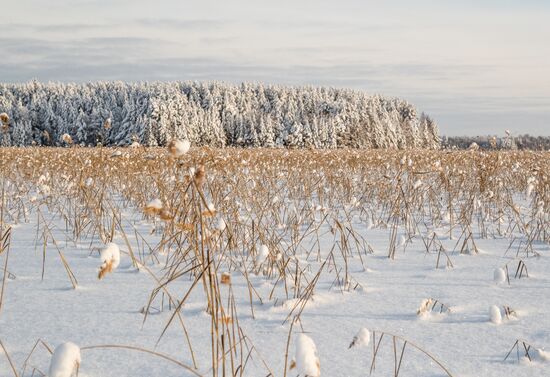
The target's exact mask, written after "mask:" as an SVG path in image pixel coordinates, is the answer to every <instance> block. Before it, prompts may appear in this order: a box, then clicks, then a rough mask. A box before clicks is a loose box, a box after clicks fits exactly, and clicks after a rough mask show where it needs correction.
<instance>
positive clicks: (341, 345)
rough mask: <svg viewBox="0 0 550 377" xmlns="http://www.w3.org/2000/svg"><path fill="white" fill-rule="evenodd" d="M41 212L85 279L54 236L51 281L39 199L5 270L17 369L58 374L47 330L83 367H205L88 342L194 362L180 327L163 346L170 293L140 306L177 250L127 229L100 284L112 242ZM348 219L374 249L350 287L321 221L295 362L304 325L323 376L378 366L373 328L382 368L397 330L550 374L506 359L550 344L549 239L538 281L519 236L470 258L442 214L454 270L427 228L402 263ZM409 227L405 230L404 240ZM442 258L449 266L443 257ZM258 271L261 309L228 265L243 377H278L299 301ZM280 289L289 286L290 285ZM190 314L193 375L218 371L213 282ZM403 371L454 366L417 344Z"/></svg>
mask: <svg viewBox="0 0 550 377" xmlns="http://www.w3.org/2000/svg"><path fill="white" fill-rule="evenodd" d="M281 200H284V199H281ZM29 208H32V206H29ZM40 208H41V213H42V214H43V216H44V218H45V219H48V221H50V222H51V223H50V225H51V227H52V236H53V238H54V239H55V240H56V242H57V247H58V248H59V250H60V251H61V253H62V255H63V256H64V258H65V259H66V262H67V263H68V265H69V266H70V268H71V269H72V272H73V273H74V275H75V277H76V279H77V280H78V286H77V288H76V289H73V287H72V285H71V282H70V280H69V278H68V277H67V272H66V270H65V268H64V266H63V263H62V261H61V257H60V254H59V253H58V249H57V248H56V246H55V245H54V244H53V243H52V242H49V243H48V245H47V248H46V257H45V265H44V276H43V278H42V276H41V274H42V261H43V254H42V252H43V249H42V247H43V243H42V242H41V239H40V237H37V227H38V214H37V212H36V209H34V210H33V209H30V212H29V213H28V216H27V222H19V223H17V224H12V237H11V246H10V254H9V263H8V270H9V271H10V273H11V274H13V276H12V275H10V276H9V277H8V278H7V280H6V287H5V293H4V301H3V306H2V309H1V311H0V340H1V341H2V343H3V344H4V346H5V347H6V349H7V351H8V354H9V356H10V357H11V359H12V361H13V363H14V364H15V366H16V368H17V370H18V372H20V374H19V375H20V376H30V375H32V373H33V369H34V368H36V369H35V372H34V373H35V374H34V375H35V376H36V375H41V374H40V373H41V372H42V373H44V374H45V373H47V371H48V365H49V363H50V357H51V356H50V353H49V352H48V351H47V350H46V348H45V347H43V346H42V345H39V346H38V347H37V348H36V349H35V350H34V352H33V353H32V356H31V357H30V359H29V360H27V362H26V359H27V356H28V355H29V354H30V352H31V351H32V349H33V346H34V345H35V343H36V342H37V341H38V340H42V341H44V342H45V343H46V344H48V345H49V346H50V347H52V349H53V348H54V347H55V346H57V345H58V344H60V343H62V342H65V341H70V342H73V343H75V344H77V345H79V346H80V347H81V348H82V363H81V365H80V374H79V375H80V376H85V377H109V376H132V377H153V376H159V377H165V376H187V375H189V376H191V375H194V374H192V373H191V372H186V371H185V369H183V368H182V367H181V366H178V365H176V364H174V363H171V362H170V361H168V360H164V359H161V358H158V357H156V356H153V355H150V354H147V353H142V352H139V351H135V350H134V351H131V350H127V349H113V348H97V349H93V348H92V349H86V347H90V346H96V345H127V346H136V347H140V348H144V349H148V350H155V351H157V352H159V353H162V354H165V355H169V356H170V357H172V358H174V359H176V360H178V361H180V362H182V363H184V364H186V365H188V366H192V365H193V360H192V358H191V355H190V352H189V348H188V345H187V342H186V340H185V336H184V334H183V331H182V328H181V326H180V325H179V324H178V323H174V324H172V325H171V326H169V327H168V330H167V331H166V334H164V336H163V337H162V338H161V340H160V342H159V343H158V345H157V341H158V340H159V337H160V335H161V333H162V331H163V329H164V328H165V326H166V323H167V321H168V320H169V319H170V317H171V316H172V314H173V313H174V311H173V310H170V309H169V308H168V306H167V303H166V302H164V306H162V304H161V299H160V297H157V298H156V299H155V301H154V302H153V304H152V307H151V310H150V314H149V315H148V317H147V320H146V321H145V322H144V314H143V310H142V309H143V308H144V307H145V306H146V305H147V303H148V300H149V297H150V294H151V291H152V290H154V289H155V288H156V287H157V286H158V283H157V282H156V281H155V279H154V278H153V277H152V275H151V273H153V274H154V275H155V276H157V277H159V276H162V275H163V273H164V272H165V270H164V269H163V267H164V266H165V261H166V258H167V255H163V254H162V253H161V254H158V255H157V256H158V257H159V261H158V263H153V262H152V261H151V259H148V258H145V259H144V260H145V261H146V262H144V263H145V264H146V267H147V268H148V269H150V272H151V273H149V272H147V271H146V269H145V268H141V269H140V270H139V271H138V270H137V269H136V268H135V267H133V266H132V263H131V260H130V258H129V257H128V254H126V252H127V247H126V245H125V240H124V237H123V236H122V234H121V233H120V232H118V231H117V233H116V235H115V237H114V240H113V241H114V242H115V243H117V244H118V245H119V246H120V249H121V250H122V260H121V263H120V266H119V267H118V269H116V270H115V271H114V272H113V273H111V274H108V275H107V276H106V277H105V278H104V279H102V280H98V278H97V273H98V268H99V266H100V264H101V261H100V258H99V253H98V250H99V249H100V248H102V247H103V246H104V244H103V243H102V242H101V241H100V240H99V239H98V238H97V237H89V238H87V239H82V240H79V241H77V242H76V243H75V242H73V240H72V237H71V236H70V233H71V232H70V230H69V229H67V228H66V223H65V221H64V220H63V219H62V218H60V217H59V216H58V215H57V214H54V213H50V212H48V210H47V207H46V206H45V205H43V206H41V207H40ZM350 213H353V211H351V212H350ZM321 217H322V214H321V212H319V213H317V214H316V215H315V218H316V219H317V220H319V219H320V218H321ZM121 219H122V221H121V222H122V224H124V227H125V228H126V232H125V233H126V234H141V235H145V236H146V237H147V242H149V244H151V245H152V246H154V245H155V244H157V243H158V242H159V241H160V239H161V237H160V234H159V232H158V229H157V232H151V230H152V228H153V226H154V224H153V223H152V222H151V221H150V220H147V219H145V218H144V216H143V213H142V211H141V209H132V208H126V209H125V210H124V211H122V212H121ZM349 222H350V224H351V225H352V226H353V229H354V231H355V232H356V233H357V234H358V235H360V236H362V237H364V239H365V240H366V242H368V244H369V245H370V246H371V247H372V250H373V251H374V252H373V253H363V254H362V255H359V254H358V253H354V254H353V255H351V256H350V257H349V259H348V269H349V275H350V279H351V280H350V285H351V289H349V290H346V289H343V288H342V286H341V285H338V284H335V280H336V277H337V272H338V274H342V271H343V270H342V269H343V266H344V263H343V259H342V257H341V256H340V255H339V254H338V253H335V254H334V255H335V260H334V261H330V260H329V261H327V256H328V255H329V252H330V250H331V249H332V247H333V246H334V245H335V244H336V243H337V242H338V240H337V239H336V240H335V235H334V234H333V233H331V232H330V229H329V225H328V224H329V223H328V222H326V223H324V225H322V227H321V229H320V234H319V240H320V248H319V251H320V254H319V255H318V254H317V246H315V245H308V244H304V245H302V246H303V247H301V248H298V251H297V252H296V255H295V256H296V259H297V260H298V264H299V265H300V266H302V268H305V270H307V271H308V274H309V276H308V280H309V281H311V279H313V278H314V277H315V275H316V273H317V272H318V271H319V269H321V268H322V272H321V275H320V278H319V281H318V282H317V284H316V286H315V293H314V295H313V298H312V299H311V300H309V302H308V303H307V305H306V307H305V309H304V311H303V313H302V315H301V320H300V322H299V323H296V324H294V328H293V334H292V337H291V344H290V349H289V358H288V359H289V360H288V364H290V359H291V358H292V357H293V356H294V349H295V343H296V341H295V340H296V336H297V334H298V333H300V332H302V331H303V332H305V333H306V334H307V335H308V336H309V337H310V338H311V339H312V340H313V341H314V342H315V344H316V347H317V350H318V356H319V359H320V366H321V375H322V376H365V375H368V373H369V370H370V367H371V362H372V358H373V355H372V352H373V349H372V348H373V347H372V346H373V341H372V337H373V335H375V336H376V340H378V339H379V334H380V332H381V331H383V332H385V333H387V335H385V336H384V338H383V341H382V342H381V343H380V344H381V345H380V349H379V353H378V356H377V358H376V368H375V370H374V371H373V375H374V376H390V375H391V376H393V375H394V363H395V358H396V357H397V358H399V357H400V352H401V347H402V345H403V342H402V340H398V343H397V356H395V354H394V350H393V343H392V338H391V335H388V334H393V335H397V336H399V337H402V338H403V339H406V340H408V341H409V342H411V343H410V344H415V345H417V346H419V347H420V348H422V349H423V350H425V351H426V352H428V353H429V354H430V355H432V356H433V357H434V358H435V359H437V360H438V361H440V362H441V364H443V365H444V367H446V368H447V369H448V371H449V373H450V375H452V376H455V377H458V376H460V377H474V376H548V375H549V374H550V360H544V358H539V359H537V360H533V361H532V362H529V361H528V360H527V359H526V358H521V360H520V361H519V362H518V359H517V357H516V351H515V350H514V352H513V353H512V356H511V357H510V358H509V359H508V360H507V361H504V357H505V356H506V354H507V353H508V351H509V350H510V349H511V348H512V346H513V345H514V343H515V342H516V340H517V339H521V340H525V341H526V342H528V343H529V344H530V345H532V346H533V347H536V348H541V349H544V348H545V347H546V348H547V349H548V348H550V315H548V312H549V311H550V294H549V293H550V259H549V258H548V257H549V256H550V247H549V245H548V244H547V243H543V242H534V243H533V248H534V250H533V251H535V252H538V253H539V254H540V256H539V257H524V258H523V260H524V261H525V263H526V266H527V268H528V273H529V277H528V278H527V277H523V278H521V279H516V278H514V276H513V275H514V272H515V268H516V266H517V259H515V250H509V251H507V249H508V247H509V245H510V239H511V237H498V236H496V237H495V238H493V237H487V238H482V237H481V236H480V234H478V233H476V232H475V231H474V236H475V239H476V243H477V247H478V248H479V253H477V254H461V253H459V251H458V248H456V247H455V246H456V243H457V239H459V238H460V232H459V230H458V229H456V232H455V235H454V239H449V234H448V229H449V223H448V222H446V221H443V222H442V223H441V224H440V227H439V228H436V229H433V230H434V231H435V232H436V235H437V238H438V239H439V240H440V241H441V243H442V245H443V246H444V247H445V249H446V250H447V251H448V254H449V257H450V259H451V261H452V264H453V267H452V268H450V267H449V268H442V267H441V266H440V268H436V260H437V254H436V253H429V254H428V253H426V248H425V246H424V244H423V242H422V240H421V238H420V237H418V236H416V237H413V238H411V239H410V240H408V241H406V242H405V244H404V245H401V244H400V245H399V246H398V247H397V251H396V254H395V259H393V260H392V259H389V258H388V257H387V256H388V244H389V239H390V229H389V228H385V227H383V226H380V227H372V226H371V225H372V224H370V223H369V221H365V219H364V217H362V216H361V215H360V214H359V212H357V213H355V214H354V215H353V216H352V217H351V218H350V219H349ZM155 224H158V223H155ZM230 226H231V224H228V227H230ZM305 227H306V226H305V225H304V228H305ZM402 234H403V232H402V230H399V237H398V239H399V240H401V239H402V237H401V235H402ZM336 238H337V237H336ZM136 239H137V238H134V237H129V242H130V243H131V246H132V248H133V249H134V250H137V249H139V245H138V244H137V242H136ZM403 240H404V239H403ZM288 243H289V240H288V239H282V240H281V244H282V245H283V246H281V248H283V249H286V248H287V246H288ZM285 245H286V246H285ZM311 246H314V247H313V249H314V250H316V251H315V252H313V253H312V254H311V255H310V256H309V258H307V255H306V254H307V253H306V251H307V250H310V249H311ZM453 250H454V251H453ZM4 256H5V255H4ZM0 261H1V262H2V263H4V261H5V259H3V258H0ZM324 262H326V263H324ZM334 262H336V263H334ZM323 263H324V265H323ZM506 263H509V266H510V274H511V275H512V276H511V279H510V284H508V283H507V282H505V283H501V284H497V283H495V281H494V271H495V269H496V268H499V267H503V266H504V265H505V264H506ZM440 264H441V265H443V266H444V265H445V259H444V258H443V257H442V259H441V261H440ZM305 266H308V267H305ZM335 266H336V267H335ZM364 266H366V268H364ZM249 273H250V275H249V279H250V282H251V284H252V286H253V287H254V289H255V291H256V292H257V296H253V297H252V308H253V314H252V311H251V304H250V296H249V290H248V288H249V286H248V283H247V281H246V279H245V278H244V276H243V274H242V273H240V272H238V271H235V270H234V271H232V272H231V281H232V289H233V292H234V297H235V299H236V305H237V310H238V322H239V325H240V326H241V328H242V331H243V332H244V334H245V335H246V337H247V339H248V340H249V343H248V346H253V347H254V349H253V350H252V351H251V352H250V360H249V361H248V363H247V366H246V371H245V373H244V375H246V376H266V375H269V373H272V375H273V376H283V375H284V369H285V367H284V365H285V347H286V343H287V337H288V332H289V328H290V321H289V320H287V319H288V318H287V316H288V315H289V313H290V312H291V311H292V309H293V308H294V306H295V305H296V304H297V303H299V302H298V300H297V299H289V300H282V299H281V298H280V297H281V295H280V294H279V295H278V297H279V298H278V299H277V300H269V299H267V298H268V297H269V295H270V292H271V290H272V289H273V285H274V284H275V280H274V279H271V278H268V277H266V276H263V274H261V273H257V274H255V273H253V272H251V271H249ZM2 276H3V274H0V277H2ZM191 283H192V280H191V278H189V277H188V276H184V277H182V278H181V279H179V280H178V281H176V282H172V283H171V284H170V285H169V290H170V292H171V293H172V295H174V296H175V297H178V298H181V297H182V296H183V295H184V294H185V293H186V292H187V289H188V288H189V287H190V286H191ZM199 284H202V283H199ZM220 287H221V290H222V292H221V294H222V296H223V297H227V295H228V291H229V286H227V285H221V286H220ZM354 288H355V289H354ZM277 290H278V291H280V290H281V288H280V284H279V285H278V287H277ZM258 297H261V298H262V302H260V300H259V299H258ZM427 298H434V299H436V300H438V301H439V302H442V303H443V304H445V305H447V306H448V307H449V308H450V311H449V312H446V313H443V314H439V313H433V312H430V313H427V314H425V315H418V314H417V310H418V309H419V307H420V305H421V303H422V301H423V300H424V299H427ZM491 305H496V306H498V307H499V308H501V309H502V307H503V306H509V307H510V308H512V309H513V310H515V312H516V318H511V319H507V318H506V317H505V316H504V313H503V320H502V323H501V324H499V325H497V324H494V323H491V320H490V311H489V308H490V306H491ZM181 313H182V316H183V320H184V322H185V326H186V328H187V330H188V331H189V338H190V339H191V342H192V346H193V349H194V352H195V358H196V364H197V366H198V368H197V369H196V374H198V375H206V376H208V375H212V372H211V371H210V370H209V368H210V366H211V353H210V352H211V337H210V325H211V317H210V316H209V315H208V314H207V312H206V301H205V296H204V291H203V289H202V288H200V287H199V288H198V289H194V290H193V291H192V294H191V296H190V297H189V298H188V299H187V301H186V303H185V305H184V306H183V308H182V309H181ZM176 322H177V321H176ZM361 328H367V329H369V330H370V331H371V344H369V345H368V346H359V347H352V348H348V347H349V345H350V343H351V342H352V340H353V337H354V336H355V335H356V334H357V333H358V331H359V330H360V329H361ZM373 330H374V331H375V333H374V334H373V332H372V331H373ZM521 350H522V349H520V351H521ZM4 356H5V355H2V352H1V350H0V376H12V375H13V373H12V371H11V368H10V366H9V364H8V362H7V358H5V357H4ZM23 365H26V370H25V371H24V372H23V371H22V370H21V369H22V367H23ZM196 374H195V375H196ZM286 375H287V376H293V377H295V376H296V375H297V371H296V369H292V370H289V371H288V372H287V374H286ZM399 375H400V376H434V377H435V376H446V375H447V374H446V373H445V372H444V371H443V370H442V369H441V368H440V367H439V366H438V365H437V364H436V363H435V362H434V361H432V360H431V359H430V358H428V357H427V356H426V355H425V354H423V353H421V352H419V351H418V350H415V349H414V348H413V347H411V346H407V348H406V349H405V352H404V355H403V361H402V365H401V369H400V373H399ZM302 377H303V376H302Z"/></svg>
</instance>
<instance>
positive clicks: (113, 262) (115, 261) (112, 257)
mask: <svg viewBox="0 0 550 377" xmlns="http://www.w3.org/2000/svg"><path fill="white" fill-rule="evenodd" d="M100 258H101V266H100V268H99V274H98V276H97V277H98V279H102V278H103V277H104V276H105V275H106V274H107V273H109V272H112V271H114V270H116V268H117V267H118V265H119V264H120V249H119V248H118V245H117V244H116V243H113V242H110V243H108V244H107V247H105V248H104V249H103V250H101V252H100Z"/></svg>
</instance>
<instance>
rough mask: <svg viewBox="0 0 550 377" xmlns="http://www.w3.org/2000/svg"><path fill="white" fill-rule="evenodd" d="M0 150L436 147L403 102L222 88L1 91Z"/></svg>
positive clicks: (117, 85)
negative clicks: (173, 142) (183, 143)
mask: <svg viewBox="0 0 550 377" xmlns="http://www.w3.org/2000/svg"><path fill="white" fill-rule="evenodd" d="M0 112H5V113H6V114H8V115H9V117H10V122H9V127H7V128H6V129H5V130H4V132H3V133H2V135H1V136H2V145H4V146H10V145H12V146H13V145H16V146H25V145H63V143H64V142H63V140H62V135H63V134H69V135H70V136H71V137H72V140H73V141H74V142H75V143H78V144H83V145H97V144H98V143H101V144H102V145H127V144H130V143H131V142H132V141H139V142H141V143H142V144H145V145H149V146H155V145H165V144H166V143H167V142H168V141H169V140H170V139H172V138H180V139H188V140H189V141H191V142H192V143H193V144H194V145H209V146H213V147H223V146H243V147H289V148H302V147H304V148H337V147H354V148H399V149H404V148H430V149H432V148H438V147H439V131H438V128H437V125H436V124H435V122H434V121H433V120H432V119H431V118H430V117H429V116H426V115H424V114H423V113H422V114H419V113H418V111H417V110H416V108H415V107H414V106H413V105H411V104H410V103H408V102H406V101H404V100H401V99H397V98H385V97H382V96H378V95H373V96H371V95H367V94H365V93H364V92H360V91H354V90H347V89H335V88H323V87H283V86H271V85H270V86H264V85H262V84H246V83H243V84H241V85H231V84H226V83H218V82H211V83H198V82H155V83H123V82H96V83H86V84H63V83H40V82H37V81H32V82H28V83H24V84H0Z"/></svg>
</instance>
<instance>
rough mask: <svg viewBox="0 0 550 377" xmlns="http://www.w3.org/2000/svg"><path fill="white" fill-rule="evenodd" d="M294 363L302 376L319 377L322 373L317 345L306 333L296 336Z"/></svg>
mask: <svg viewBox="0 0 550 377" xmlns="http://www.w3.org/2000/svg"><path fill="white" fill-rule="evenodd" d="M294 363H295V365H296V370H297V372H298V374H299V375H300V376H308V377H319V376H320V375H321V364H320V362H319V357H318V356H317V347H316V346H315V343H314V342H313V340H312V339H311V338H310V337H309V336H307V335H305V334H298V337H297V338H296V353H295V356H294Z"/></svg>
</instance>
